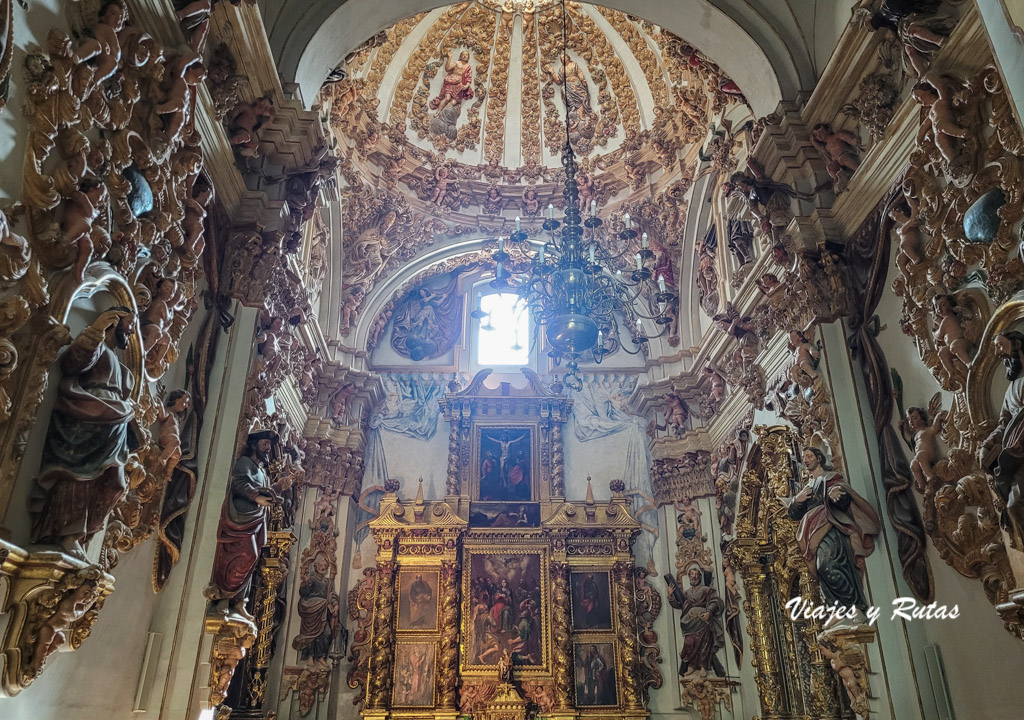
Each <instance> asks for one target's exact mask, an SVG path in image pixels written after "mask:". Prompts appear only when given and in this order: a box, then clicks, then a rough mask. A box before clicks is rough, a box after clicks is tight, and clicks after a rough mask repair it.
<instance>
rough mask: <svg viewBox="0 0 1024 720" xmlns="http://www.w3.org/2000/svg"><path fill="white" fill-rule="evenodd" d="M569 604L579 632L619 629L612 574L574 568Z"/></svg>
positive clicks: (573, 624) (573, 622) (570, 581)
mask: <svg viewBox="0 0 1024 720" xmlns="http://www.w3.org/2000/svg"><path fill="white" fill-rule="evenodd" d="M569 605H570V607H571V615H572V630H573V632H575V633H594V632H597V633H609V632H612V631H613V630H614V629H615V624H614V613H613V611H612V585H611V571H610V570H609V569H607V568H599V569H591V568H573V569H572V572H571V573H570V575H569Z"/></svg>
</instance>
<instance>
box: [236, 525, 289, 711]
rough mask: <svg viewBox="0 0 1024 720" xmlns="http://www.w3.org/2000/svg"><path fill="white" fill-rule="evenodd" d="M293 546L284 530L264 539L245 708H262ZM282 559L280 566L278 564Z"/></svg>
mask: <svg viewBox="0 0 1024 720" xmlns="http://www.w3.org/2000/svg"><path fill="white" fill-rule="evenodd" d="M272 512H274V513H275V514H274V516H273V519H274V520H275V524H279V522H280V518H279V517H278V516H279V515H280V512H281V510H280V506H275V507H274V508H273V511H272ZM294 542H295V536H294V535H292V534H291V532H289V531H287V530H272V531H270V533H269V537H268V538H267V544H266V547H265V548H264V550H263V558H262V559H261V560H260V585H259V590H258V591H257V596H256V598H257V599H256V608H255V609H256V628H257V634H256V646H255V648H254V649H253V653H252V654H251V655H250V656H249V662H250V665H249V677H248V678H246V682H247V683H248V686H249V688H248V697H246V698H245V702H246V705H247V706H248V707H249V708H254V709H258V708H262V707H263V701H264V699H265V696H266V691H267V671H268V670H269V669H270V659H271V642H272V641H273V639H274V634H275V633H276V632H277V625H276V624H275V623H274V609H275V605H276V603H277V596H278V593H279V592H280V591H281V584H282V583H283V582H284V579H285V577H286V576H287V574H288V562H287V558H288V551H289V550H290V549H291V546H292V544H293V543H294ZM282 559H284V562H282Z"/></svg>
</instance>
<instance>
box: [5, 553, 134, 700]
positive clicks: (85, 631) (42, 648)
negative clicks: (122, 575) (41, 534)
mask: <svg viewBox="0 0 1024 720" xmlns="http://www.w3.org/2000/svg"><path fill="white" fill-rule="evenodd" d="M0 576H3V577H6V578H8V583H9V584H8V592H7V595H6V597H4V598H2V601H3V605H2V607H0V611H3V612H4V613H7V614H9V615H10V620H9V621H8V623H7V630H6V632H5V633H4V638H3V647H2V651H3V654H4V673H3V678H2V691H3V692H2V693H0V695H3V696H8V697H11V696H14V695H17V694H18V693H19V692H21V691H22V690H24V689H25V688H26V687H28V686H29V685H31V684H32V682H33V681H35V679H36V678H37V677H39V675H40V673H41V672H42V671H43V670H44V669H45V666H46V662H47V660H48V659H49V657H50V656H51V655H53V653H55V652H57V651H58V650H59V651H61V652H67V651H70V650H77V649H78V648H79V646H81V644H82V642H84V641H85V639H86V638H87V637H89V633H90V631H91V630H92V626H93V623H95V622H96V617H97V615H98V614H99V611H100V608H101V607H103V602H104V600H105V599H106V597H107V596H108V595H110V593H112V592H113V591H114V578H113V576H112V575H109V574H107V573H106V572H104V571H103V570H102V568H100V566H99V565H93V564H90V563H88V562H86V561H84V560H79V559H77V558H74V557H71V556H70V555H67V554H65V553H63V552H60V551H59V550H40V551H36V552H29V551H26V550H23V549H22V548H20V547H18V546H17V545H14V544H11V543H8V542H4V541H0Z"/></svg>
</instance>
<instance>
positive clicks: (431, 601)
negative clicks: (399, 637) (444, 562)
mask: <svg viewBox="0 0 1024 720" xmlns="http://www.w3.org/2000/svg"><path fill="white" fill-rule="evenodd" d="M398 588H399V589H398V629H399V630H434V629H436V628H437V572H436V571H429V572H403V573H402V574H401V575H399V579H398Z"/></svg>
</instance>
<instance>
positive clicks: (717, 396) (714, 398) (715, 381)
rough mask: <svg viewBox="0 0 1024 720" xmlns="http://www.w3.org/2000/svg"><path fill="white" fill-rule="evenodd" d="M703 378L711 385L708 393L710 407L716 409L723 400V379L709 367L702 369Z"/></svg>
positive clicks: (724, 389) (724, 391)
mask: <svg viewBox="0 0 1024 720" xmlns="http://www.w3.org/2000/svg"><path fill="white" fill-rule="evenodd" d="M704 377H706V378H707V379H708V382H709V383H711V389H710V390H709V391H708V401H709V402H710V403H711V405H712V407H717V406H718V405H720V404H721V403H722V401H723V400H724V399H725V393H726V386H725V378H724V377H723V376H722V373H720V372H718V371H717V370H715V369H714V368H713V367H711V366H710V365H708V366H706V367H705V368H704Z"/></svg>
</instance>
